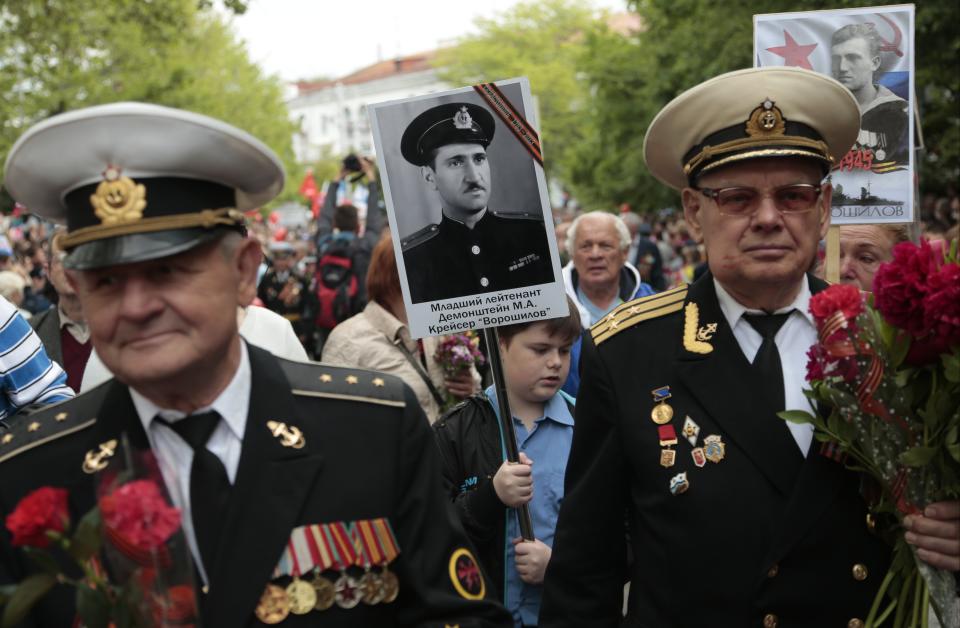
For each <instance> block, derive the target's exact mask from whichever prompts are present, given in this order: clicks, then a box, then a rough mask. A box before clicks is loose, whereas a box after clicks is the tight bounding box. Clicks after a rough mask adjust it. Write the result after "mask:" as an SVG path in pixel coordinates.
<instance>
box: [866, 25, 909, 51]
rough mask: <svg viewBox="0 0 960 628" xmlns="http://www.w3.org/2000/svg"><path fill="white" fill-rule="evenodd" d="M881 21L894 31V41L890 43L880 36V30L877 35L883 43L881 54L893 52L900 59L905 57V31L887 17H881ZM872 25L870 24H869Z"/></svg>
mask: <svg viewBox="0 0 960 628" xmlns="http://www.w3.org/2000/svg"><path fill="white" fill-rule="evenodd" d="M879 17H880V19H881V20H883V21H884V22H886V23H887V24H888V25H889V26H890V28H891V29H893V41H888V40H887V38H886V37H884V36H883V35H880V33H879V30H878V32H877V35H878V36H879V37H880V41H881V42H882V43H881V45H880V51H881V52H892V53H894V54H895V55H897V56H898V57H902V56H903V50H901V48H900V47H901V45H902V44H903V31H901V30H900V28H899V27H898V26H897V23H896V22H894V21H893V20H891V19H890V18H888V17H887V16H886V15H882V14H881V15H879ZM868 24H870V22H868Z"/></svg>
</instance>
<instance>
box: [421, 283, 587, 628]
mask: <svg viewBox="0 0 960 628" xmlns="http://www.w3.org/2000/svg"><path fill="white" fill-rule="evenodd" d="M568 301H569V299H568ZM569 308H570V315H569V316H566V317H564V318H556V319H552V320H548V321H541V322H534V323H520V324H517V325H509V326H505V327H501V328H500V329H499V334H500V355H501V358H502V362H503V371H504V376H505V378H506V387H507V398H508V400H509V402H510V411H511V413H512V414H513V428H514V432H515V434H516V438H517V446H518V448H519V452H520V462H519V463H509V462H505V457H506V450H505V447H504V444H503V443H504V440H503V434H502V433H501V427H500V421H499V418H498V417H499V412H500V409H499V405H498V403H497V398H496V391H495V389H494V387H493V386H491V387H489V388H487V389H486V390H485V391H483V392H481V393H478V394H476V395H474V396H473V397H470V398H468V399H467V400H466V401H464V402H463V403H461V404H459V405H458V406H456V407H455V408H453V409H452V410H450V412H448V413H447V414H446V415H444V416H443V417H442V418H441V419H440V420H439V421H437V423H436V424H435V425H434V426H433V428H434V432H435V434H436V437H437V443H438V444H439V446H440V452H441V457H442V460H443V473H444V481H445V483H446V486H447V489H448V490H449V492H450V497H451V499H452V500H453V502H454V504H455V505H456V508H457V511H458V514H459V515H460V520H461V521H462V522H463V525H464V527H465V528H466V530H467V534H468V535H469V536H470V538H471V540H472V541H473V543H474V545H475V546H476V548H477V552H478V554H479V560H480V563H481V565H482V566H483V568H484V570H485V571H486V573H487V576H488V577H489V578H490V581H491V582H492V583H493V584H494V586H495V587H496V589H497V591H496V593H497V594H499V595H500V598H501V599H502V600H503V603H504V605H505V606H506V607H507V609H508V610H509V611H510V612H511V613H512V614H513V620H514V624H515V625H516V626H518V627H519V626H524V627H527V626H536V625H537V617H538V615H539V612H540V596H541V593H542V589H543V586H542V585H543V575H544V572H545V571H546V568H547V563H548V562H549V561H550V554H551V547H552V545H553V533H554V528H555V527H556V525H557V515H558V514H559V513H560V502H561V501H562V499H563V476H564V470H565V469H566V466H567V458H568V456H569V454H570V444H571V441H572V439H573V404H574V400H573V398H572V397H570V396H569V395H567V394H566V393H564V392H562V391H561V390H560V387H561V386H562V385H563V382H564V381H565V380H566V379H567V372H568V371H569V370H570V347H571V345H573V343H574V341H575V340H576V339H577V337H578V336H579V335H580V331H581V329H580V317H579V316H578V314H577V308H576V306H575V305H574V304H573V303H569ZM521 504H528V505H529V508H530V514H531V518H532V520H533V532H534V536H535V537H536V539H535V540H533V541H524V540H522V539H521V537H520V526H519V523H518V520H517V512H516V510H514V509H515V508H517V507H518V506H520V505H521Z"/></svg>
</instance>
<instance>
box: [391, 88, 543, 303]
mask: <svg viewBox="0 0 960 628" xmlns="http://www.w3.org/2000/svg"><path fill="white" fill-rule="evenodd" d="M495 129H496V126H495V124H494V119H493V115H492V114H491V113H490V112H489V111H488V110H487V109H485V108H484V107H481V106H479V105H474V104H471V103H462V102H456V103H448V104H444V105H438V106H436V107H432V108H430V109H428V110H426V111H424V112H423V113H421V114H420V115H418V116H417V117H416V118H414V119H413V121H412V122H411V123H410V124H409V125H408V126H407V128H406V130H405V131H404V133H403V138H402V139H401V143H400V151H401V153H402V154H403V156H404V158H405V159H406V160H407V161H409V162H410V163H412V164H413V165H415V166H419V167H420V174H421V176H422V177H423V180H424V182H425V183H426V185H427V186H429V187H430V189H432V190H434V191H436V193H437V195H438V196H439V197H440V203H441V206H442V210H443V217H442V219H441V220H440V223H439V224H430V225H427V226H426V227H424V228H423V229H420V230H419V231H417V232H416V233H414V234H413V235H410V236H407V237H405V238H403V240H402V242H401V246H402V248H403V263H404V266H405V267H406V273H407V283H408V285H409V287H410V299H411V301H412V302H413V303H422V302H424V301H436V300H440V299H450V298H454V297H460V296H466V295H471V294H478V293H483V292H493V291H496V290H508V289H510V288H521V287H525V286H534V285H538V284H543V283H549V282H552V281H553V268H552V266H551V263H550V249H549V246H548V244H547V234H546V231H545V227H544V222H543V215H542V213H541V211H540V210H539V209H535V210H533V211H529V212H524V211H517V210H515V209H514V208H506V209H505V210H503V211H499V210H493V209H491V208H489V207H488V205H487V203H488V201H489V200H490V193H491V186H492V181H491V177H490V162H489V160H488V158H487V147H488V146H489V145H490V142H491V141H492V140H493V134H494V130H495ZM397 211H398V212H400V211H403V208H402V207H399V208H397Z"/></svg>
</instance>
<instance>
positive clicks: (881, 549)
mask: <svg viewBox="0 0 960 628" xmlns="http://www.w3.org/2000/svg"><path fill="white" fill-rule="evenodd" d="M825 285H826V284H824V283H823V282H821V281H819V280H816V279H812V278H811V279H810V286H811V291H812V292H817V291H819V290H822V289H823V288H824V287H825ZM688 303H695V304H697V305H698V306H699V317H698V321H697V322H694V323H693V325H692V326H691V327H690V328H689V329H690V333H691V335H694V334H696V331H697V330H698V329H699V328H700V326H706V325H708V324H710V323H716V331H715V333H714V334H713V335H712V338H710V339H709V341H708V342H709V344H710V345H712V351H710V352H709V353H698V352H695V351H690V350H688V349H687V348H686V347H685V342H684V327H685V313H684V312H685V305H686V304H688ZM614 321H615V323H616V324H614ZM591 332H592V336H593V337H591V334H585V335H584V342H583V357H582V358H581V364H582V374H583V379H582V383H581V385H580V391H579V392H580V394H579V396H578V399H577V413H576V423H577V425H576V429H575V430H574V436H573V445H572V449H571V452H570V460H569V463H568V466H567V473H566V481H565V497H564V502H563V506H562V507H561V510H560V517H559V521H558V524H557V532H556V537H555V542H554V547H553V556H552V558H551V560H550V565H549V566H548V568H547V574H546V580H545V590H544V597H543V604H542V607H541V615H540V627H541V628H558V627H561V626H564V627H571V628H573V627H577V628H579V627H582V626H591V627H597V628H603V627H613V626H618V625H621V621H623V624H622V625H626V626H634V627H639V626H644V627H648V628H663V627H686V626H690V627H693V626H698V627H700V626H718V627H721V626H722V627H728V626H729V627H731V628H732V627H737V628H739V627H743V626H757V627H759V626H768V627H769V626H777V627H779V628H793V627H809V628H829V627H830V626H836V627H838V628H839V627H842V626H847V625H848V622H850V621H851V620H853V619H855V618H858V619H860V620H863V619H864V618H865V616H866V615H867V612H868V610H869V608H870V604H871V602H872V600H873V597H874V595H875V593H876V591H877V590H878V588H879V585H880V581H881V580H882V578H883V576H884V574H885V572H886V570H887V567H888V563H889V549H888V548H887V547H886V546H885V545H884V544H883V543H882V542H881V540H880V539H879V538H877V537H876V536H875V535H874V534H873V533H872V532H871V531H870V530H869V529H868V528H867V524H866V514H867V511H866V506H865V504H864V501H863V499H862V498H861V496H860V492H859V479H858V476H857V475H856V474H854V473H852V472H849V471H847V470H845V469H844V468H843V467H842V466H841V465H839V464H837V463H835V462H833V461H831V460H829V459H828V458H826V457H824V456H823V455H821V454H820V453H819V448H818V445H819V443H818V442H817V441H816V440H814V441H813V445H812V447H811V450H810V451H809V452H808V455H807V456H806V458H805V459H804V458H803V457H802V456H801V455H800V452H799V450H798V448H797V445H796V441H794V440H793V438H792V437H791V435H790V432H789V430H788V428H787V426H786V424H785V422H784V421H783V420H781V419H779V418H777V417H776V416H774V415H773V413H772V412H771V411H764V410H763V409H762V407H763V406H762V402H761V401H760V399H761V398H762V391H761V390H758V388H757V386H758V384H757V383H756V382H755V378H754V377H753V376H752V375H751V371H750V365H749V363H748V362H747V360H746V358H745V357H744V355H743V352H742V350H741V349H740V347H739V345H738V344H737V341H736V339H735V338H734V336H733V333H732V331H731V329H730V328H729V326H728V324H727V322H726V319H725V318H724V317H723V313H722V312H721V310H720V306H719V303H718V301H717V296H716V291H715V288H714V284H713V278H712V276H711V275H710V274H709V273H707V274H706V275H705V276H704V277H703V278H701V279H700V280H699V281H697V282H696V283H694V284H693V285H692V286H691V287H690V288H689V291H688V290H687V288H685V287H684V288H679V289H676V290H671V291H668V292H664V293H661V294H657V295H654V296H650V297H646V298H643V299H638V300H636V301H632V302H630V303H627V304H624V305H623V306H621V307H620V308H618V309H617V310H615V311H614V312H613V313H612V314H611V317H607V318H604V319H603V320H602V321H600V322H599V323H598V324H597V325H595V326H594V327H593V329H592V330H591ZM707 335H708V336H709V334H707ZM694 337H695V336H694ZM661 386H670V392H671V394H672V397H671V398H670V399H668V400H667V403H668V404H669V405H670V406H671V407H672V408H673V411H674V414H673V419H672V420H671V422H670V424H671V425H673V426H674V427H675V431H676V434H677V437H678V439H679V442H678V443H677V444H676V445H674V446H673V449H675V451H676V462H675V464H674V466H673V467H671V468H664V467H663V466H661V465H660V454H661V449H663V447H662V446H661V444H660V438H659V434H658V429H657V428H658V427H659V426H658V425H657V424H655V423H654V422H653V420H652V419H651V409H652V408H653V406H654V401H653V397H652V393H651V391H652V390H653V389H655V388H659V387H661ZM686 416H690V417H691V419H693V421H695V422H696V423H697V424H698V425H699V426H700V433H699V437H698V441H697V444H698V446H701V447H702V446H703V445H704V439H705V438H706V437H707V436H710V435H718V436H720V437H721V439H722V442H723V443H724V444H725V456H724V458H723V459H722V460H720V461H719V462H717V463H713V462H706V463H705V466H703V467H702V468H698V467H697V466H696V465H695V464H694V462H693V459H692V455H691V452H692V450H693V446H692V445H691V444H690V443H689V442H688V441H687V440H686V438H684V436H683V434H682V433H681V428H682V426H683V422H684V419H685V417H686ZM681 472H686V474H687V479H688V481H689V488H688V490H687V491H686V492H685V493H682V494H677V495H674V494H671V491H670V488H669V486H670V480H671V478H673V477H674V476H675V475H677V474H679V473H681ZM624 511H626V512H627V518H628V525H629V537H630V542H631V544H632V550H633V555H634V560H633V562H632V564H631V565H630V566H629V567H628V566H627V564H626V560H625V559H624V558H623V557H624V556H625V548H624V545H625V539H624V535H623V534H621V533H617V532H618V531H619V530H622V525H623V515H624ZM864 576H865V577H864ZM626 579H629V580H630V583H631V584H630V597H629V608H628V615H627V618H626V619H625V620H623V619H622V618H621V599H622V594H623V583H624V581H625V580H626ZM851 625H854V624H851Z"/></svg>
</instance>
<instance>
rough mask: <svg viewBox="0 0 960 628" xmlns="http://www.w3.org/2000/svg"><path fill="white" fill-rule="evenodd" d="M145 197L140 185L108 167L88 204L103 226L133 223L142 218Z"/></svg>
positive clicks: (114, 168) (116, 169)
mask: <svg viewBox="0 0 960 628" xmlns="http://www.w3.org/2000/svg"><path fill="white" fill-rule="evenodd" d="M146 196H147V190H146V188H145V187H143V185H142V184H138V183H135V182H134V181H133V179H131V178H130V177H125V176H123V175H122V174H121V172H120V168H118V167H116V166H113V165H109V166H107V169H106V170H104V172H103V181H101V182H100V185H98V186H97V190H96V192H94V193H93V194H92V195H91V196H90V204H91V205H92V206H93V213H95V214H96V215H97V218H99V219H100V222H101V223H102V224H104V225H113V224H117V223H121V222H135V221H137V220H140V219H141V218H142V217H143V210H144V208H146V206H147V200H146Z"/></svg>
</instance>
